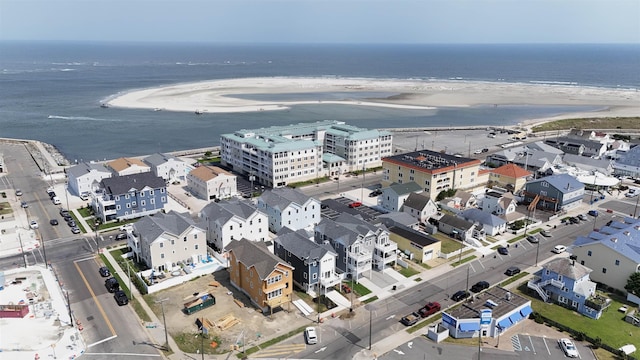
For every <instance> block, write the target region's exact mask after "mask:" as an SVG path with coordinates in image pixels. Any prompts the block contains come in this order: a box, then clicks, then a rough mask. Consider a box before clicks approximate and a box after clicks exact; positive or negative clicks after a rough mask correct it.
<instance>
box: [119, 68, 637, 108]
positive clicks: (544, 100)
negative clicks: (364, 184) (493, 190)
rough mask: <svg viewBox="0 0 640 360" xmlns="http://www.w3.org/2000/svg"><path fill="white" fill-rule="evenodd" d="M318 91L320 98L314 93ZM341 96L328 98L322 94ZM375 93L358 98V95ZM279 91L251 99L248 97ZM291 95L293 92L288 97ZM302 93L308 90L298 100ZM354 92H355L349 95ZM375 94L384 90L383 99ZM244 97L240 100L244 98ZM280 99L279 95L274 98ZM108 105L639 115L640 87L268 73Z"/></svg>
mask: <svg viewBox="0 0 640 360" xmlns="http://www.w3.org/2000/svg"><path fill="white" fill-rule="evenodd" d="M314 93H317V94H318V96H317V98H314V97H313V96H312V95H311V96H310V94H314ZM327 93H333V94H340V96H339V97H338V98H337V99H336V98H333V99H331V100H326V97H323V96H321V94H327ZM358 93H361V94H363V93H364V94H371V95H370V96H369V95H366V96H364V97H362V96H360V97H358V96H357V94H358ZM260 94H262V95H264V94H270V95H277V96H276V97H274V98H273V99H269V100H265V99H268V97H262V98H261V99H260V100H258V99H255V98H254V99H249V98H247V96H246V95H260ZM287 94H290V95H291V96H290V99H288V96H287ZM300 94H305V96H304V99H303V100H301V99H300ZM350 94H353V95H354V96H350ZM376 94H380V95H379V97H378V96H377V95H376ZM243 96H244V98H241V97H243ZM276 98H277V99H276ZM107 103H108V105H109V106H114V107H125V108H141V109H155V110H167V111H185V112H195V111H198V112H209V113H223V112H250V111H277V110H286V109H288V108H289V107H291V106H294V105H300V104H319V103H320V104H327V106H332V105H333V106H335V105H336V104H348V105H359V106H381V107H389V108H408V109H411V108H415V109H431V108H437V107H462V106H473V105H487V104H489V105H491V104H493V105H496V106H498V105H580V106H596V107H602V108H606V109H608V113H607V116H633V115H638V114H640V92H638V91H637V90H636V89H613V88H599V87H580V86H571V85H562V84H538V83H503V82H481V81H457V80H451V81H444V80H397V79H388V80H387V79H366V78H333V77H331V78H293V77H267V78H242V79H224V80H211V81H202V82H195V83H185V84H175V85H167V86H163V87H156V88H149V89H141V90H134V91H129V92H125V93H123V94H119V95H118V96H115V97H113V98H111V99H110V100H109V101H108V102H107Z"/></svg>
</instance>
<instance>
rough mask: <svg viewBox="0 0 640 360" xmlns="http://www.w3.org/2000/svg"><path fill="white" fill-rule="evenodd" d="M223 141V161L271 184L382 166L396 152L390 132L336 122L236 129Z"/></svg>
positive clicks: (264, 182) (277, 185)
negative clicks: (328, 155) (393, 150)
mask: <svg viewBox="0 0 640 360" xmlns="http://www.w3.org/2000/svg"><path fill="white" fill-rule="evenodd" d="M220 144H221V150H220V152H221V161H222V164H223V165H226V166H229V167H231V168H233V171H235V172H237V173H240V174H243V175H246V176H249V177H251V176H253V177H255V179H254V180H255V181H257V182H258V183H261V184H264V185H266V186H270V187H282V186H285V185H287V184H289V183H292V182H299V181H306V180H312V179H316V178H319V177H321V176H331V175H336V174H339V173H345V172H349V171H355V170H362V169H363V168H366V169H369V168H374V167H379V166H381V165H382V160H381V159H382V158H383V157H385V156H389V155H391V154H392V150H391V149H392V136H391V133H389V132H386V131H379V130H369V129H361V128H358V127H355V126H351V125H346V124H345V123H344V122H341V121H335V120H326V121H318V122H314V123H302V124H295V125H288V126H272V127H268V128H262V129H254V130H238V131H236V132H234V133H233V134H224V135H222V136H221V138H220ZM327 154H330V155H333V156H331V157H327V156H325V155H327ZM325 162H326V164H325ZM336 164H337V165H338V166H337V168H336ZM327 169H329V170H327Z"/></svg>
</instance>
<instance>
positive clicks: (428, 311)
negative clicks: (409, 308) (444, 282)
mask: <svg viewBox="0 0 640 360" xmlns="http://www.w3.org/2000/svg"><path fill="white" fill-rule="evenodd" d="M440 308H441V307H440V303H438V302H430V303H427V305H425V306H423V307H422V308H420V310H418V313H419V314H420V316H422V317H423V318H425V317H427V316H431V315H433V314H435V313H437V312H438V311H440Z"/></svg>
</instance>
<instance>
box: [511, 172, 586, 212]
mask: <svg viewBox="0 0 640 360" xmlns="http://www.w3.org/2000/svg"><path fill="white" fill-rule="evenodd" d="M523 195H524V202H525V203H527V204H529V205H530V206H531V207H534V208H538V209H543V210H552V211H554V212H557V211H560V210H569V209H573V208H574V207H576V206H578V205H580V202H581V201H582V197H583V196H584V185H583V184H582V183H581V182H580V181H578V180H577V179H576V178H575V177H573V176H571V175H567V174H558V175H551V176H547V177H544V178H541V179H536V180H533V181H529V182H527V183H526V184H525V185H524V191H523Z"/></svg>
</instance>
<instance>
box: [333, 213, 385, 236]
mask: <svg viewBox="0 0 640 360" xmlns="http://www.w3.org/2000/svg"><path fill="white" fill-rule="evenodd" d="M334 221H335V222H336V223H338V224H340V225H342V226H344V227H346V228H348V229H351V230H352V231H355V232H357V233H359V234H366V233H367V232H369V231H371V232H373V233H375V232H377V231H378V230H380V228H379V227H378V226H375V225H372V224H370V223H368V222H366V221H364V220H363V219H362V218H361V217H356V216H353V215H351V214H349V213H340V215H338V217H337V218H335V219H334Z"/></svg>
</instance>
